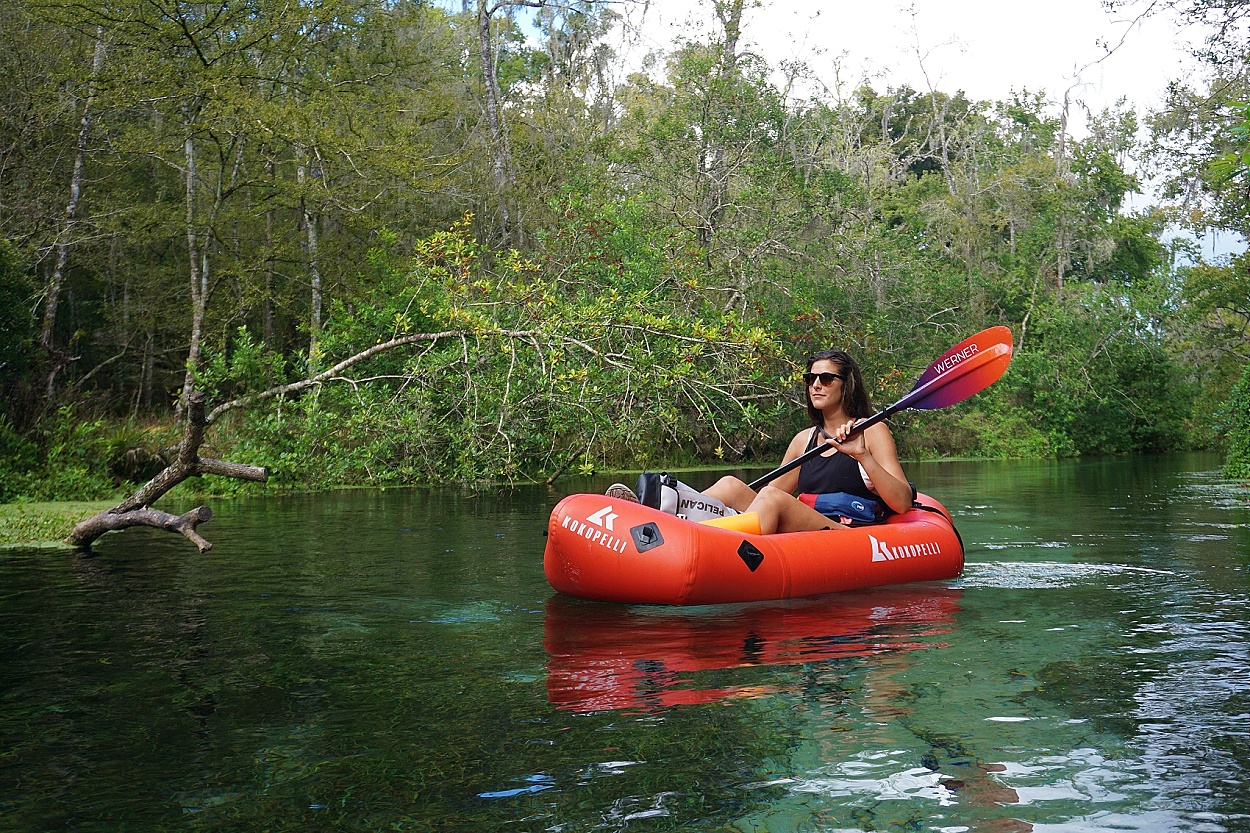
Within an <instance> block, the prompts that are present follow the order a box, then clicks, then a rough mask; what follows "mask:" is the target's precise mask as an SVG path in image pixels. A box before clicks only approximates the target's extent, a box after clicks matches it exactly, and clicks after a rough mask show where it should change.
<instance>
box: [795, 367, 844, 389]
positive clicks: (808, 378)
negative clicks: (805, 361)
mask: <svg viewBox="0 0 1250 833" xmlns="http://www.w3.org/2000/svg"><path fill="white" fill-rule="evenodd" d="M843 378H845V377H844V376H843V375H842V374H841V373H829V372H827V371H826V372H825V373H804V374H803V384H805V385H807V386H808V387H809V388H810V387H811V386H812V385H814V384H816V380H817V379H819V380H820V383H821V384H822V385H824V386H825V387H829V386H830V385H832V384H833V380H834V379H843Z"/></svg>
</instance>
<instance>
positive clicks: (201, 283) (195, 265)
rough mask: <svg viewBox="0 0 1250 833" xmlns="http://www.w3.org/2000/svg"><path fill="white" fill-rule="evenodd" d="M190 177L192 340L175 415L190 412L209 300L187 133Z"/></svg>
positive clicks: (192, 142)
mask: <svg viewBox="0 0 1250 833" xmlns="http://www.w3.org/2000/svg"><path fill="white" fill-rule="evenodd" d="M184 151H185V153H186V177H187V262H188V269H189V274H190V278H191V343H190V345H189V346H188V348H187V371H186V375H185V376H184V377H183V380H182V395H181V396H180V397H179V398H178V407H177V409H176V415H177V416H178V418H180V419H181V418H182V417H183V416H184V415H185V414H186V413H187V402H188V399H189V397H190V396H191V391H192V390H193V389H194V388H195V372H196V371H197V370H198V369H199V367H200V356H201V352H202V346H201V342H202V340H203V337H204V314H205V308H206V306H207V303H208V300H207V299H208V252H207V251H201V244H200V241H199V235H198V233H197V231H196V227H195V220H196V216H195V189H196V167H195V165H196V163H195V139H194V138H193V137H191V136H187V138H186V143H185V145H184Z"/></svg>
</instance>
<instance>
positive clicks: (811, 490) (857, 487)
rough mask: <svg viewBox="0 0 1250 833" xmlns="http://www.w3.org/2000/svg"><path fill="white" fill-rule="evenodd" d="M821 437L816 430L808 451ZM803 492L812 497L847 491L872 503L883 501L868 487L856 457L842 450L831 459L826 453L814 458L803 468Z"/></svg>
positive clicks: (808, 443) (800, 484)
mask: <svg viewBox="0 0 1250 833" xmlns="http://www.w3.org/2000/svg"><path fill="white" fill-rule="evenodd" d="M819 436H820V433H819V429H816V428H813V429H812V436H811V439H809V440H808V441H807V450H809V451H810V450H811V449H813V448H815V447H816V441H817V439H818V438H819ZM799 491H800V492H803V493H804V494H810V495H823V494H828V493H830V492H846V493H847V494H851V495H855V496H856V497H863V498H868V499H869V500H877V501H879V500H881V498H879V497H877V495H876V493H875V492H872V491H870V490H869V489H868V487H867V486H865V485H864V478H863V475H861V474H860V473H859V463H857V462H855V458H854V457H852V456H850V455H849V454H843V453H842V452H841V451H835V452H834V453H833V455H832V456H830V457H826V456H824V455H823V454H822V455H819V456H817V457H813V458H812V459H810V460H808V461H807V462H806V463H804V464H803V465H801V466H799Z"/></svg>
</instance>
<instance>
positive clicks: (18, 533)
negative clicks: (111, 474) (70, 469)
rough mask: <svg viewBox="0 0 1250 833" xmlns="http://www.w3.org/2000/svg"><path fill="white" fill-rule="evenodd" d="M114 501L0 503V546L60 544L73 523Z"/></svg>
mask: <svg viewBox="0 0 1250 833" xmlns="http://www.w3.org/2000/svg"><path fill="white" fill-rule="evenodd" d="M114 503H116V501H63V502H57V503H0V547H15V546H47V545H61V546H64V544H62V543H61V542H62V541H64V540H65V536H67V535H69V533H70V530H71V529H73V528H74V524H76V523H78V522H79V521H81V520H82V519H83V518H86V517H89V516H91V515H93V514H95V513H96V512H100V511H102V510H104V509H108V508H109V507H110V506H112V505H113V504H114Z"/></svg>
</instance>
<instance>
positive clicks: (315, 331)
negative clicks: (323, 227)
mask: <svg viewBox="0 0 1250 833" xmlns="http://www.w3.org/2000/svg"><path fill="white" fill-rule="evenodd" d="M300 157H301V158H300V164H299V165H298V166H297V167H296V170H295V177H296V180H297V181H298V182H299V185H300V188H301V189H303V187H304V185H305V183H306V180H307V178H308V166H307V163H306V162H305V159H306V158H307V157H306V156H305V154H303V153H302V152H301V154H300ZM300 218H301V222H302V224H303V226H304V250H305V251H306V252H307V254H308V277H309V283H310V285H311V286H312V299H311V304H310V307H311V310H310V312H309V315H308V375H309V376H312V375H313V374H315V373H316V372H317V354H318V348H317V343H318V341H319V340H320V338H321V252H320V248H319V245H318V238H317V223H318V221H319V219H320V215H319V214H315V213H313V212H311V211H309V210H308V199H307V197H304V196H301V197H300Z"/></svg>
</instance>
